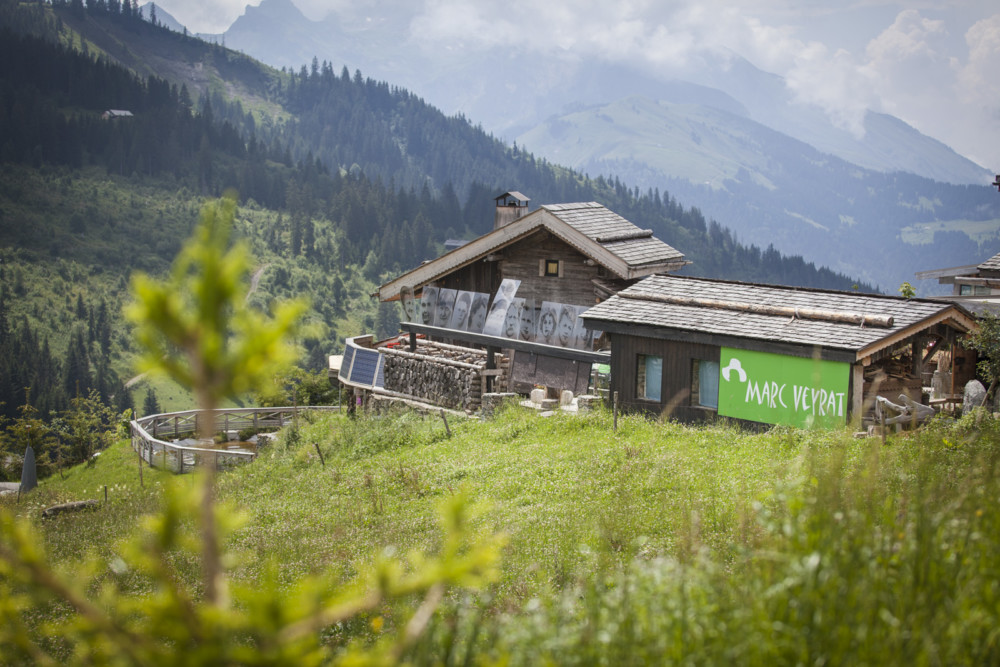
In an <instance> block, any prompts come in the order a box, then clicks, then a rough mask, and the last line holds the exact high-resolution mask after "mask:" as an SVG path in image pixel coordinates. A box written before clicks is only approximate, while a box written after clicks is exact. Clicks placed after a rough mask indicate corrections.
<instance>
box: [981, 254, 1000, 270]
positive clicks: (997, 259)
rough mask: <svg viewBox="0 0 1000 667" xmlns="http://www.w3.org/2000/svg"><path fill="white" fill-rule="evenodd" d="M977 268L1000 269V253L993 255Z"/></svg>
mask: <svg viewBox="0 0 1000 667" xmlns="http://www.w3.org/2000/svg"><path fill="white" fill-rule="evenodd" d="M976 268H977V269H979V270H980V271H1000V253H997V254H995V255H993V256H992V257H990V258H989V259H988V260H986V261H985V262H983V263H982V264H980V265H979V266H977V267H976Z"/></svg>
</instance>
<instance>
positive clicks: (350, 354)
mask: <svg viewBox="0 0 1000 667" xmlns="http://www.w3.org/2000/svg"><path fill="white" fill-rule="evenodd" d="M352 361H354V346H353V345H349V344H348V345H345V346H344V361H342V362H341V364H340V372H341V374H342V375H343V376H344V377H345V378H347V379H348V380H350V379H351V362H352Z"/></svg>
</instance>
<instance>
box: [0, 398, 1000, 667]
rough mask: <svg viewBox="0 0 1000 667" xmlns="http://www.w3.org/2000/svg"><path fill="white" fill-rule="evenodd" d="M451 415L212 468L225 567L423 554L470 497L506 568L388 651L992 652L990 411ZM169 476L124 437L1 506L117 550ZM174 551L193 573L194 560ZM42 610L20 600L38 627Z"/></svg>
mask: <svg viewBox="0 0 1000 667" xmlns="http://www.w3.org/2000/svg"><path fill="white" fill-rule="evenodd" d="M449 426H450V427H451V436H450V437H448V436H447V434H446V432H445V426H444V424H443V422H442V421H441V419H440V418H439V417H423V416H419V415H415V414H412V413H409V412H405V413H404V412H399V413H394V412H393V413H386V414H382V415H376V416H363V417H359V418H357V419H351V418H348V417H346V416H339V415H336V416H329V417H318V416H317V417H314V418H307V419H303V420H302V423H300V425H299V429H298V431H294V430H293V429H288V430H286V431H285V432H284V433H283V434H282V436H281V438H280V439H279V440H278V442H277V443H275V444H274V445H271V446H269V447H267V448H265V449H264V450H262V452H261V455H260V457H259V458H258V459H257V460H256V461H255V462H253V463H251V464H249V465H246V466H243V467H240V468H237V469H235V470H232V471H229V472H226V473H224V474H222V475H221V476H220V477H219V479H218V483H217V495H218V499H219V500H220V501H221V502H222V503H223V504H225V505H228V506H229V507H232V508H234V509H236V510H237V511H238V512H239V513H241V514H242V516H243V518H244V523H243V525H242V527H240V528H238V529H236V530H235V531H234V532H233V533H232V534H231V535H230V537H229V538H228V541H227V543H226V544H225V548H226V551H227V553H228V554H229V561H228V562H230V563H231V569H230V574H231V577H232V580H233V582H234V584H236V585H246V586H249V587H255V586H261V587H263V586H265V583H266V581H265V580H267V579H268V578H269V577H276V578H277V581H278V586H279V587H286V588H289V587H293V586H294V584H295V582H296V581H299V580H301V579H302V578H303V577H305V576H308V575H312V574H317V573H323V572H325V573H332V575H333V576H334V577H335V579H337V580H338V581H341V582H343V583H345V584H346V583H347V582H350V581H351V580H353V579H354V578H355V577H356V576H357V574H358V573H359V572H361V571H363V570H365V569H366V568H368V567H369V566H370V565H371V564H372V562H373V561H374V559H375V558H376V557H378V556H379V555H380V554H383V555H384V554H386V553H409V552H413V551H417V552H424V553H433V552H434V551H436V550H437V549H439V546H440V542H441V540H442V533H441V530H440V529H439V527H438V524H437V521H436V516H437V513H436V507H437V506H438V505H439V504H440V503H441V502H442V501H443V500H445V499H448V498H451V497H453V496H455V495H456V494H464V496H465V497H467V498H468V500H469V502H470V503H471V504H472V505H473V506H474V507H475V508H476V512H474V514H473V518H471V519H470V522H471V523H470V525H468V526H467V527H466V529H467V531H468V532H469V533H470V534H473V535H490V534H494V533H502V534H504V535H505V536H506V547H505V548H504V551H503V555H502V561H501V566H500V569H499V572H498V574H497V576H496V577H495V580H494V581H493V583H492V584H491V585H490V586H489V587H488V588H486V589H485V590H478V591H469V590H462V589H457V588H456V589H451V590H450V592H449V594H448V595H447V597H446V598H445V601H444V603H443V605H442V607H441V608H440V609H439V610H438V612H437V614H436V615H435V617H434V619H433V620H432V621H431V623H430V624H429V625H428V626H427V629H426V631H425V632H424V633H423V634H422V635H421V637H420V639H419V641H418V642H417V643H415V644H414V645H413V646H411V647H410V648H409V653H408V654H407V655H406V656H404V658H405V659H406V660H409V661H411V662H413V663H434V664H481V663H483V664H511V665H519V664H541V663H550V664H648V663H650V662H655V663H662V662H667V663H671V662H675V663H722V662H726V663H736V664H765V663H767V664H770V663H779V664H807V663H808V664H824V663H825V664H829V663H832V664H847V663H851V664H864V663H868V664H870V663H876V662H877V663H887V664H900V663H915V664H986V663H993V662H997V661H998V660H1000V648H998V634H1000V630H998V629H997V628H1000V623H998V621H1000V508H998V502H997V501H998V495H1000V484H998V482H997V474H996V473H997V470H996V467H997V460H998V455H1000V428H998V426H997V423H996V422H995V421H994V420H993V419H990V418H985V419H979V420H978V421H977V419H976V417H975V416H969V417H966V418H965V419H963V420H962V421H959V422H957V423H952V424H944V423H942V424H934V425H931V426H930V427H928V428H925V429H924V430H923V431H921V432H920V433H917V434H898V435H894V436H890V437H889V439H888V442H887V444H886V445H884V446H883V445H882V443H881V441H880V440H879V439H855V438H853V437H852V436H851V434H850V433H849V432H848V431H846V430H845V431H843V432H839V431H838V432H805V431H798V430H792V429H784V428H776V429H773V430H771V431H770V432H767V433H763V434H753V433H748V432H745V431H742V430H739V429H737V428H735V427H732V426H728V425H725V424H719V425H714V426H708V427H699V428H692V427H686V426H681V425H677V424H674V423H660V422H650V421H647V420H645V419H643V418H640V417H625V418H624V419H621V420H620V422H619V428H618V430H617V432H615V431H613V429H612V424H611V418H610V415H609V414H608V413H606V412H600V411H599V412H596V413H593V414H590V415H586V416H555V417H551V418H541V417H538V416H537V415H535V414H533V413H531V412H527V411H522V410H518V409H510V410H506V411H504V412H503V413H501V414H500V415H499V416H498V417H497V418H496V419H494V420H492V421H488V422H478V421H474V420H469V421H460V422H457V423H456V422H454V421H451V422H450V423H449ZM317 448H318V449H319V451H320V452H322V456H323V461H322V462H321V460H320V456H319V454H318V452H317ZM169 478H171V475H169V474H167V473H162V472H159V471H155V470H151V469H149V468H144V469H143V482H144V486H140V484H139V470H138V465H137V458H136V457H135V455H134V454H133V453H132V452H131V451H130V450H129V449H128V447H127V445H126V444H125V443H120V444H119V445H116V446H115V447H114V448H112V449H110V450H108V451H107V452H105V453H104V454H103V455H102V456H101V457H99V460H98V461H97V463H96V464H95V465H92V466H90V467H86V466H83V467H79V468H75V469H73V470H71V471H68V472H67V473H66V475H65V478H62V477H60V476H59V475H56V476H54V477H53V478H51V479H49V480H46V481H45V482H44V483H43V484H42V486H41V487H40V488H39V489H38V490H36V491H34V492H32V493H31V494H29V495H28V496H26V497H24V498H22V499H21V501H20V503H15V501H14V499H13V498H11V497H6V498H4V499H3V500H0V508H2V509H4V510H6V511H10V512H13V513H15V514H17V515H19V516H21V517H26V518H28V519H30V520H31V522H32V523H33V524H34V526H35V528H36V530H37V531H38V533H39V534H40V535H41V536H42V538H43V541H44V544H45V548H46V550H47V552H48V558H49V560H50V562H51V563H52V564H53V566H54V567H55V568H56V569H57V570H62V571H66V572H72V571H74V568H76V567H79V563H81V562H82V560H83V558H84V556H85V555H86V554H87V553H88V552H90V553H97V554H98V555H101V556H102V557H103V558H104V559H105V561H107V562H114V561H115V559H116V558H117V554H118V551H117V550H118V549H119V547H118V545H119V544H120V543H121V541H122V540H123V539H124V538H125V536H126V535H128V534H129V533H130V532H132V531H133V530H134V528H135V527H136V526H137V525H138V524H139V523H140V518H141V517H142V516H143V515H144V514H147V513H149V512H151V511H153V510H155V509H156V507H157V506H158V504H159V502H160V500H159V498H160V494H161V489H162V488H163V486H164V483H165V482H166V481H167V480H168V479H169ZM193 480H194V477H185V478H181V479H179V480H177V481H178V482H179V483H181V484H188V485H190V486H191V487H192V488H194V482H193ZM105 485H107V486H108V489H109V490H108V502H107V504H106V505H104V506H102V507H101V508H100V509H99V510H97V511H95V512H92V513H87V514H80V515H71V516H62V517H57V518H54V519H47V520H41V519H40V518H39V514H40V511H41V508H43V507H45V506H48V505H50V504H53V503H55V502H60V501H66V500H77V499H84V498H97V499H100V500H102V501H103V493H104V491H103V489H104V486H105ZM179 571H180V572H181V573H182V576H185V577H189V578H190V580H191V582H197V580H198V564H197V562H190V563H186V564H182V565H181V566H180V569H179ZM194 585H196V583H195V584H194ZM144 586H145V584H144V582H143V581H142V580H141V578H139V577H137V578H136V579H135V581H131V582H129V585H128V586H127V588H129V589H130V590H132V591H134V592H136V593H137V594H145V592H146V589H145V587H144ZM401 604H402V605H403V606H404V607H405V606H406V605H407V604H409V603H405V602H404V603H401ZM415 604H416V601H413V602H412V605H415ZM57 609H58V608H57V607H53V608H47V609H38V614H39V619H36V622H37V623H38V625H37V627H39V628H41V627H43V625H42V624H41V622H42V621H44V620H45V618H46V616H47V615H48V614H54V615H58V611H57ZM397 612H398V613H401V612H399V610H397ZM383 617H384V618H385V619H387V620H388V622H389V625H391V624H392V619H393V618H394V612H393V611H392V609H390V608H387V609H386V610H385V611H384V612H383V613H382V614H381V615H380V616H379V617H378V619H379V620H378V623H375V622H374V621H373V620H372V619H368V618H367V617H365V618H364V619H362V622H358V623H355V624H346V625H342V626H338V627H337V628H334V629H330V630H328V631H326V632H325V633H324V635H323V637H324V639H323V641H326V642H328V643H330V644H333V645H334V646H335V650H336V649H337V647H341V646H348V645H352V644H351V642H361V643H362V644H364V643H366V642H373V641H375V640H376V639H377V638H378V637H377V635H378V634H379V633H380V632H384V631H385V628H384V627H383V625H382V623H383V621H382V618H383ZM368 621H371V622H368ZM334 655H336V653H335V654H334Z"/></svg>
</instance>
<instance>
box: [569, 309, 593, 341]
mask: <svg viewBox="0 0 1000 667" xmlns="http://www.w3.org/2000/svg"><path fill="white" fill-rule="evenodd" d="M586 310H587V306H577V309H576V326H575V327H574V328H573V344H572V345H571V346H570V347H575V348H576V349H578V350H591V349H592V348H593V346H594V332H593V330H591V329H588V328H586V327H585V326H583V318H582V317H580V315H582V314H583V313H584V312H586Z"/></svg>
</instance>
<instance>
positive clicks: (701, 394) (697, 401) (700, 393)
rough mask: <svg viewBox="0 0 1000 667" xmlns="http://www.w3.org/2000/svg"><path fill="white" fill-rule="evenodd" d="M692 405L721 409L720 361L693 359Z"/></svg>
mask: <svg viewBox="0 0 1000 667" xmlns="http://www.w3.org/2000/svg"><path fill="white" fill-rule="evenodd" d="M691 405H697V406H700V407H703V408H711V409H713V410H718V409H719V362H718V361H705V360H704V359H692V360H691Z"/></svg>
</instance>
